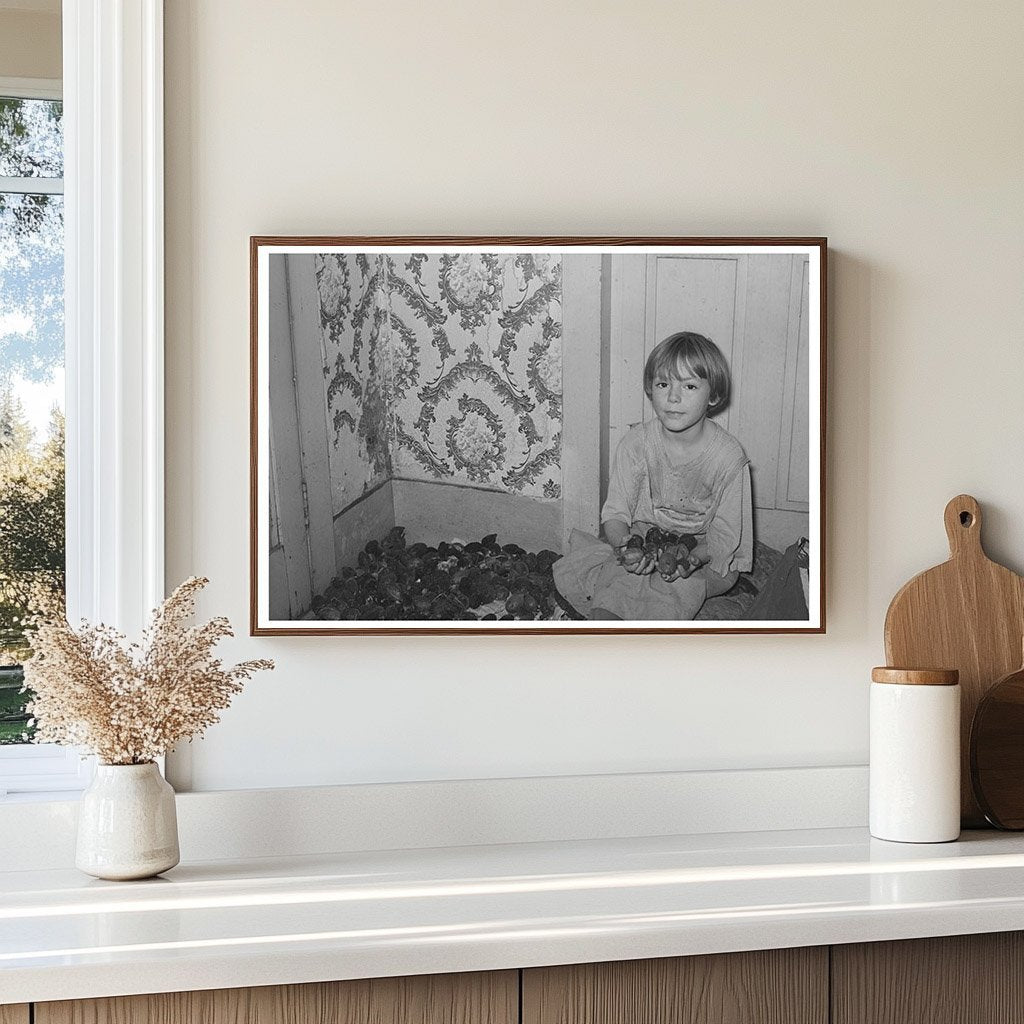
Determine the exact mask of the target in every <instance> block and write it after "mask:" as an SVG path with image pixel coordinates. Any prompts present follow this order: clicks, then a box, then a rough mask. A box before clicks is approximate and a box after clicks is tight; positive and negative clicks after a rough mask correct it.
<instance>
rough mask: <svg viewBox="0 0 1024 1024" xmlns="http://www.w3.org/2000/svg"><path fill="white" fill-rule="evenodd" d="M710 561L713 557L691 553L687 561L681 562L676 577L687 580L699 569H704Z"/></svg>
mask: <svg viewBox="0 0 1024 1024" xmlns="http://www.w3.org/2000/svg"><path fill="white" fill-rule="evenodd" d="M710 561H711V559H710V558H709V557H701V556H700V555H697V554H691V555H690V557H689V558H688V559H687V560H686V561H685V562H683V563H681V564H680V566H679V570H678V575H677V576H676V579H680V580H685V579H686V578H687V577H689V576H692V575H693V574H694V573H695V572H696V571H697V570H698V569H702V568H703V567H704V566H705V565H707V564H708V562H710Z"/></svg>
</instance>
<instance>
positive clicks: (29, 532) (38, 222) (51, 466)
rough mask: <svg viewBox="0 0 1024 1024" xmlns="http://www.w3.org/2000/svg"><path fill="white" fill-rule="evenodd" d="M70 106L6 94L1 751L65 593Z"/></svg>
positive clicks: (22, 724)
mask: <svg viewBox="0 0 1024 1024" xmlns="http://www.w3.org/2000/svg"><path fill="white" fill-rule="evenodd" d="M63 367H64V197H63V132H62V105H61V103H60V102H59V101H55V100H41V99H24V98H18V97H2V96H0V744H5V743H6V744H10V743H23V742H25V741H26V740H30V739H31V733H32V730H31V725H30V722H29V719H28V716H27V715H26V714H25V711H24V706H25V702H26V700H27V699H28V695H26V694H23V693H22V692H21V685H22V678H21V669H20V667H18V666H19V664H20V662H21V661H23V660H24V658H25V657H27V656H28V655H29V654H30V653H31V632H30V630H29V629H27V628H26V617H27V616H28V615H29V614H30V613H31V611H32V610H33V609H35V608H37V607H39V606H40V604H41V603H42V602H52V601H57V602H60V603H62V602H63V596H64V581H65V576H64V551H65V542H64V416H63V407H64V397H63V390H64V371H63Z"/></svg>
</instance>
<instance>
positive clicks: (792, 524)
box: [251, 238, 826, 634]
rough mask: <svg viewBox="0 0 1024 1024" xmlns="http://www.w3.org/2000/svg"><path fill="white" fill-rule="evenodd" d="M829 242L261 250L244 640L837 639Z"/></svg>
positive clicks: (318, 242)
mask: <svg viewBox="0 0 1024 1024" xmlns="http://www.w3.org/2000/svg"><path fill="white" fill-rule="evenodd" d="M825 252H826V246H825V242H824V240H823V239H770V240H762V239H750V240H731V239H723V240H706V239H701V240H690V239H671V240H662V239H652V240H648V239H557V238H554V239H552V238H543V239H542V238H530V239H515V238H513V239H467V240H451V239H423V238H409V239H366V238H360V239H345V238H337V239H330V238H327V239H325V238H317V239H305V238H254V239H252V246H251V257H252V275H253V288H252V295H253V310H252V373H253V380H252V399H253V409H252V471H253V472H252V477H253V495H252V524H251V530H252V572H253V578H252V600H253V608H252V630H253V633H254V634H276V633H348V632H385V631H386V632H439V631H442V632H469V631H473V632H481V631H483V632H486V631H508V632H602V631H603V632H607V631H617V632H623V631H628V632H640V631H643V632H780V631H785V632H821V631H823V630H824V600H823V579H824V573H823V565H822V557H823V498H824V478H823V465H822V447H823V446H822V438H823V436H824V422H823V421H824V400H823V395H824V389H823V380H824V359H825V338H824V308H823V307H824V282H825Z"/></svg>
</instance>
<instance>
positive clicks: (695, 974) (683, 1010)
mask: <svg viewBox="0 0 1024 1024" xmlns="http://www.w3.org/2000/svg"><path fill="white" fill-rule="evenodd" d="M522 1019H523V1024H754V1022H756V1024H825V1022H826V1021H827V1020H828V949H827V948H825V947H818V948H812V949H769V950H763V951H759V952H754V953H722V954H717V955H714V956H690V957H675V958H669V959H663V960H630V961H626V962H624V963H609V964H582V965H579V966H571V967H543V968H537V969H534V970H528V971H524V972H523V1017H522Z"/></svg>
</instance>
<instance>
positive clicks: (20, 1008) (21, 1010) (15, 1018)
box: [0, 1003, 29, 1024]
mask: <svg viewBox="0 0 1024 1024" xmlns="http://www.w3.org/2000/svg"><path fill="white" fill-rule="evenodd" d="M28 1022H29V1016H28V1006H27V1005H26V1004H25V1003H19V1004H18V1005H17V1006H0V1024H28Z"/></svg>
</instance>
